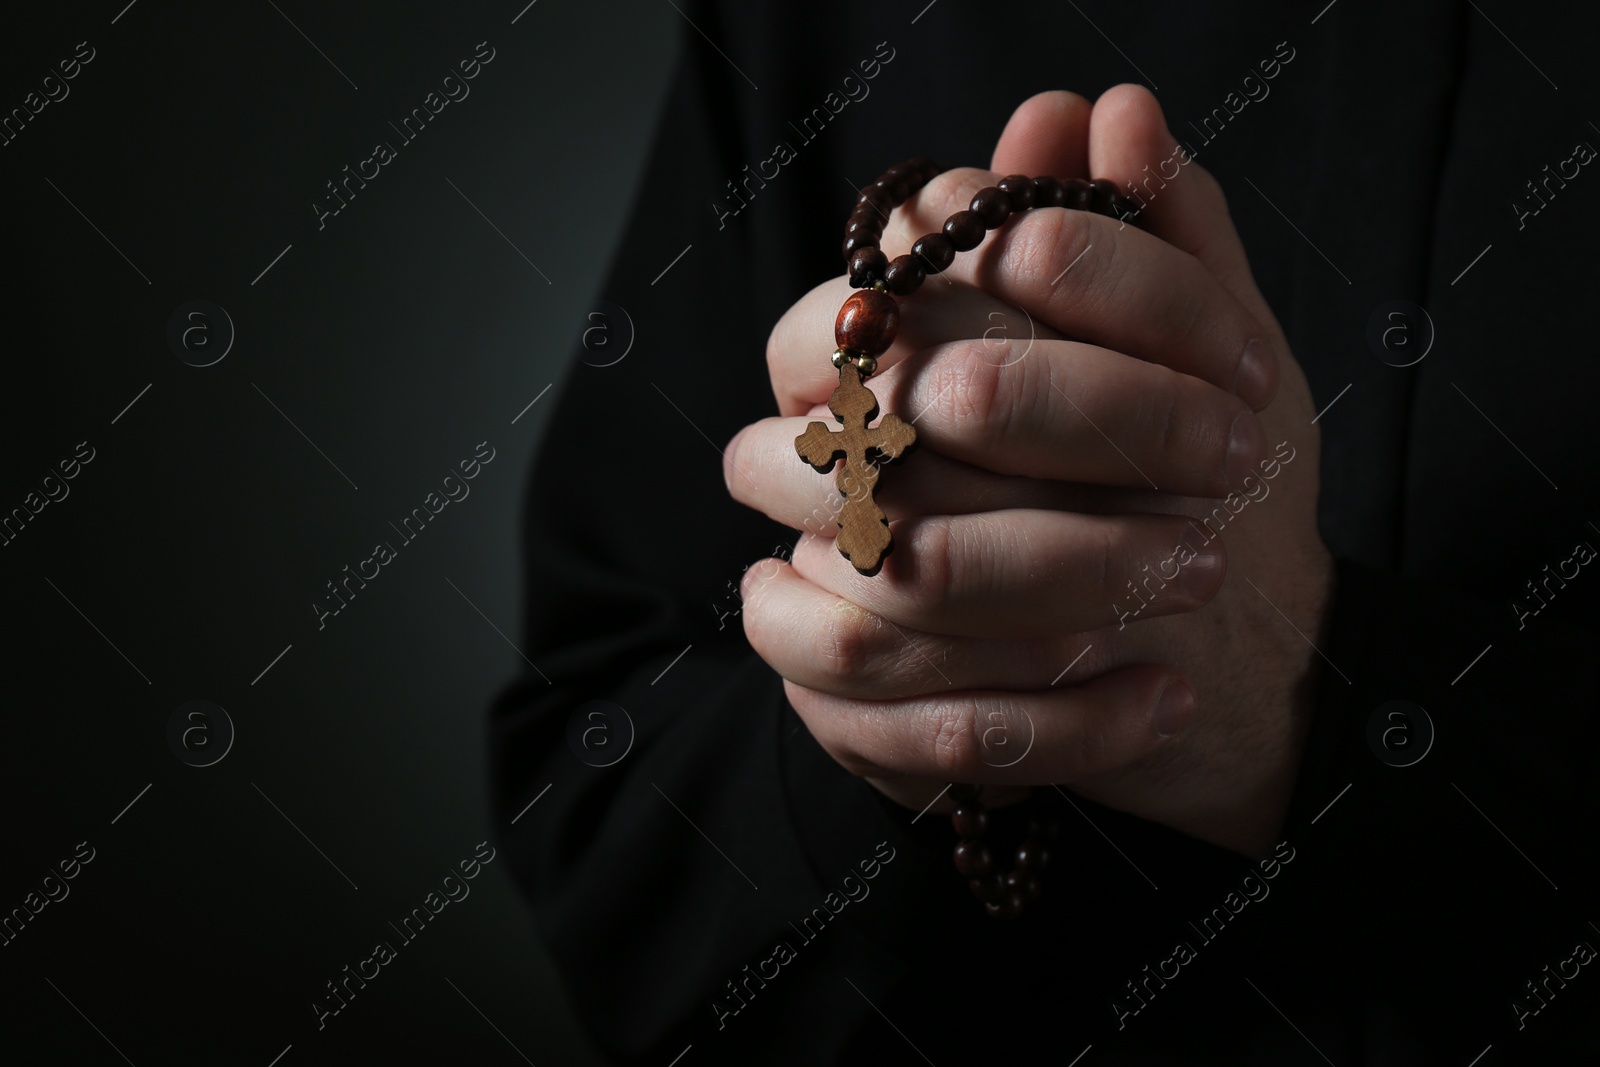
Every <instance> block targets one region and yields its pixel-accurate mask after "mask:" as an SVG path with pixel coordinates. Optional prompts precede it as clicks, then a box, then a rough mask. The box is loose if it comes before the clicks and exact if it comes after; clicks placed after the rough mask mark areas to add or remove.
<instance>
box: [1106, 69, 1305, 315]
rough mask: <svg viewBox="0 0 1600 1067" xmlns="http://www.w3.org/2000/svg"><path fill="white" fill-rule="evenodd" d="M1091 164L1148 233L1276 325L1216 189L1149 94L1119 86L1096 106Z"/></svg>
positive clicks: (1225, 203)
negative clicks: (1134, 208) (1128, 201)
mask: <svg viewBox="0 0 1600 1067" xmlns="http://www.w3.org/2000/svg"><path fill="white" fill-rule="evenodd" d="M1089 159H1090V165H1091V166H1092V167H1093V169H1094V176H1095V177H1097V178H1106V179H1109V180H1111V181H1114V182H1116V183H1117V186H1118V188H1120V189H1122V190H1124V191H1125V192H1126V193H1127V194H1128V195H1129V196H1130V197H1131V198H1132V199H1133V201H1134V203H1135V204H1138V205H1141V207H1140V211H1139V218H1140V221H1141V222H1142V223H1144V224H1145V225H1146V226H1147V227H1148V228H1149V230H1150V231H1151V232H1152V233H1154V234H1156V235H1157V236H1158V237H1160V238H1162V239H1163V240H1165V241H1167V242H1169V243H1171V244H1172V245H1173V246H1174V247H1176V248H1180V249H1182V250H1183V251H1185V252H1187V253H1189V254H1190V255H1192V256H1194V257H1195V258H1196V259H1198V260H1199V261H1200V262H1201V263H1203V264H1204V265H1205V267H1206V269H1207V270H1209V271H1211V273H1213V274H1215V275H1216V276H1217V278H1218V279H1219V280H1220V281H1221V282H1222V284H1223V285H1224V286H1226V287H1227V289H1228V290H1229V292H1231V293H1233V295H1234V296H1236V297H1237V298H1238V299H1239V301H1240V302H1241V303H1242V304H1244V306H1245V307H1246V308H1248V309H1249V310H1250V313H1251V314H1252V315H1254V316H1255V317H1256V319H1257V320H1258V321H1260V322H1261V323H1262V324H1263V325H1264V326H1268V327H1273V326H1275V320H1274V318H1273V316H1272V311H1271V309H1270V308H1268V307H1267V303H1266V300H1265V299H1264V298H1263V297H1262V296H1261V293H1260V291H1259V290H1258V289H1257V288H1256V284H1255V279H1254V277H1253V276H1252V274H1251V272H1250V261H1249V258H1248V257H1247V256H1246V255H1245V250H1244V244H1243V243H1242V242H1241V241H1240V240H1239V234H1238V231H1237V230H1236V229H1234V226H1233V220H1232V219H1231V218H1230V217H1229V215H1228V201H1227V198H1226V197H1225V196H1224V195H1223V191H1222V186H1221V185H1220V184H1219V183H1218V182H1217V180H1216V178H1214V177H1212V175H1211V172H1210V171H1208V170H1206V169H1205V168H1204V167H1202V166H1201V165H1200V164H1199V163H1197V162H1195V161H1194V160H1193V158H1192V157H1190V155H1189V153H1188V151H1187V150H1186V149H1184V148H1182V147H1180V146H1179V144H1178V142H1177V139H1176V138H1174V137H1173V135H1172V133H1171V132H1170V131H1169V130H1168V129H1167V124H1166V118H1165V116H1164V115H1163V114H1162V111H1161V105H1160V103H1158V102H1157V101H1156V98H1155V96H1154V95H1153V94H1152V93H1151V92H1150V91H1149V90H1148V89H1146V88H1145V87H1144V86H1142V85H1118V86H1116V87H1114V88H1112V89H1108V90H1106V92H1105V93H1104V94H1103V95H1102V96H1101V97H1100V99H1099V100H1097V101H1096V102H1095V105H1094V110H1093V113H1092V117H1091V119H1090V126H1089Z"/></svg>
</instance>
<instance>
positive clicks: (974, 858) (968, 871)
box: [955, 841, 994, 878]
mask: <svg viewBox="0 0 1600 1067" xmlns="http://www.w3.org/2000/svg"><path fill="white" fill-rule="evenodd" d="M955 859H956V870H957V871H958V872H960V874H961V877H963V878H987V877H989V875H990V874H992V873H993V872H994V857H992V856H990V855H989V849H988V848H987V847H985V846H984V844H983V843H982V842H980V841H963V842H961V843H960V844H959V845H957V846H956V851H955Z"/></svg>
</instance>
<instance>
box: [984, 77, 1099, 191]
mask: <svg viewBox="0 0 1600 1067" xmlns="http://www.w3.org/2000/svg"><path fill="white" fill-rule="evenodd" d="M1092 111H1093V107H1092V106H1091V105H1090V103H1089V101H1087V100H1085V99H1084V98H1083V97H1081V96H1079V95H1078V94H1077V93H1069V92H1065V91H1063V90H1055V91H1052V92H1048V93H1040V94H1039V95H1037V96H1031V97H1029V98H1028V99H1027V100H1024V101H1023V102H1022V104H1021V106H1019V107H1018V108H1017V110H1015V111H1013V112H1012V113H1011V119H1010V121H1008V122H1007V123H1006V128H1005V130H1004V132H1002V133H1001V134H1000V140H999V142H998V143H997V144H996V145H995V148H994V159H993V161H992V162H990V164H989V169H990V170H992V171H994V172H995V173H996V174H1000V175H1005V174H1026V175H1027V176H1028V177H1030V178H1033V177H1038V176H1039V175H1042V174H1049V175H1052V176H1054V177H1057V178H1087V177H1089V116H1090V113H1091V112H1092Z"/></svg>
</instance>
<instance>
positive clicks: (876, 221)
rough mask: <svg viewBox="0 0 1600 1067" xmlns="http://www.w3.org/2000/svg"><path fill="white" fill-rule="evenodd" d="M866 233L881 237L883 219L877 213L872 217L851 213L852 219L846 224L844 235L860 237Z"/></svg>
mask: <svg viewBox="0 0 1600 1067" xmlns="http://www.w3.org/2000/svg"><path fill="white" fill-rule="evenodd" d="M864 234H870V235H871V236H873V237H881V236H882V235H883V219H882V218H880V217H879V216H877V215H873V216H870V217H868V216H865V215H851V216H850V221H849V222H847V223H845V224H844V235H845V236H846V237H860V236H862V235H864Z"/></svg>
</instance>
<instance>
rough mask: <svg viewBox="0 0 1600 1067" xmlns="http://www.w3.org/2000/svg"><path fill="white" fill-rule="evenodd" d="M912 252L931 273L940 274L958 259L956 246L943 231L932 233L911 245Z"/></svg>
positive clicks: (924, 268)
mask: <svg viewBox="0 0 1600 1067" xmlns="http://www.w3.org/2000/svg"><path fill="white" fill-rule="evenodd" d="M911 254H912V255H913V256H916V257H917V259H918V260H919V261H920V262H921V263H922V269H923V270H924V271H926V272H927V273H929V274H938V273H939V272H940V271H943V270H946V269H948V268H949V266H950V264H952V263H954V262H955V261H956V246H955V245H954V244H952V243H951V241H950V238H948V237H946V236H945V235H944V234H942V233H930V234H928V235H927V236H925V237H923V238H922V239H921V240H919V241H918V242H917V243H916V244H914V245H912V246H911Z"/></svg>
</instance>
